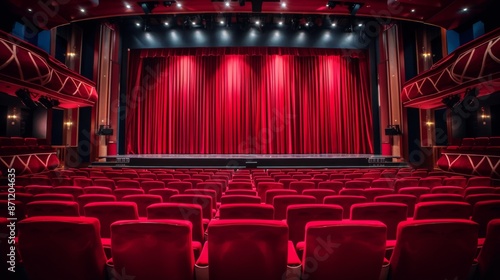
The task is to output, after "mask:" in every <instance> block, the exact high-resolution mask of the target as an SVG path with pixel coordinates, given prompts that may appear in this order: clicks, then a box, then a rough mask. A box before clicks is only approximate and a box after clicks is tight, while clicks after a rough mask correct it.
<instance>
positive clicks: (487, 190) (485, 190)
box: [464, 187, 495, 197]
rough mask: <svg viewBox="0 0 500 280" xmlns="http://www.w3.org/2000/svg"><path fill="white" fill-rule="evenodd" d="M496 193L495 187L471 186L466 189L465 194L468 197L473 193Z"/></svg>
mask: <svg viewBox="0 0 500 280" xmlns="http://www.w3.org/2000/svg"><path fill="white" fill-rule="evenodd" d="M488 193H495V188H493V187H469V188H466V189H465V191H464V196H465V197H467V196H469V195H471V194H488Z"/></svg>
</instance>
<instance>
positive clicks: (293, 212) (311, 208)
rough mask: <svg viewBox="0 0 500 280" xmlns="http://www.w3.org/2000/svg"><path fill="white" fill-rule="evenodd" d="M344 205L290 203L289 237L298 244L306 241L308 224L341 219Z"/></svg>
mask: <svg viewBox="0 0 500 280" xmlns="http://www.w3.org/2000/svg"><path fill="white" fill-rule="evenodd" d="M342 211H343V209H342V207H341V206H339V205H328V204H300V205H290V206H288V208H287V212H286V223H287V225H288V228H289V230H290V233H289V237H288V239H289V240H290V241H292V242H293V244H294V245H296V244H297V243H298V242H300V241H304V234H305V229H306V224H307V223H308V222H312V221H336V220H338V221H340V220H342Z"/></svg>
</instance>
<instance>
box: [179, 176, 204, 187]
mask: <svg viewBox="0 0 500 280" xmlns="http://www.w3.org/2000/svg"><path fill="white" fill-rule="evenodd" d="M182 182H189V183H191V186H192V187H193V188H198V187H197V186H198V184H199V183H203V180H201V179H193V178H189V179H184V180H182Z"/></svg>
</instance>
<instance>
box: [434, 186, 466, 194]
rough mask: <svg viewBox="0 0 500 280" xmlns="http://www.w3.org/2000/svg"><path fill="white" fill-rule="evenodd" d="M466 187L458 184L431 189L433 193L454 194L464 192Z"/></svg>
mask: <svg viewBox="0 0 500 280" xmlns="http://www.w3.org/2000/svg"><path fill="white" fill-rule="evenodd" d="M464 191H465V189H464V188H462V187H456V186H437V187H434V188H432V189H431V193H453V194H460V195H463V194H464Z"/></svg>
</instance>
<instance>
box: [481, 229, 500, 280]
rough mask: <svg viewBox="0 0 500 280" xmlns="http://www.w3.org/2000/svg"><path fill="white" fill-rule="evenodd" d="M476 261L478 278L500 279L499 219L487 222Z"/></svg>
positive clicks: (482, 279) (487, 279) (484, 279)
mask: <svg viewBox="0 0 500 280" xmlns="http://www.w3.org/2000/svg"><path fill="white" fill-rule="evenodd" d="M477 261H478V275H477V276H478V277H479V279H481V280H497V279H500V265H498V264H500V219H494V220H491V221H490V222H489V223H488V228H487V231H486V238H485V240H484V244H483V247H482V248H481V251H480V252H479V256H478V257H477Z"/></svg>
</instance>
